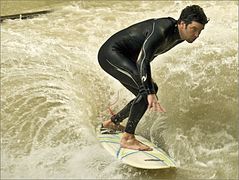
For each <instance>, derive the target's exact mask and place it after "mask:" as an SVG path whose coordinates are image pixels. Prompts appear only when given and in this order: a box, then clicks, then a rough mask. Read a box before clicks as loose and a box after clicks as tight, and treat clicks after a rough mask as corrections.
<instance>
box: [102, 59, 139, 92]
mask: <svg viewBox="0 0 239 180" xmlns="http://www.w3.org/2000/svg"><path fill="white" fill-rule="evenodd" d="M106 61H107V62H108V63H109V64H110V65H111V66H113V67H115V68H116V69H118V70H120V72H122V73H123V74H125V75H126V76H128V77H130V79H132V80H133V82H134V83H135V85H136V86H137V87H138V88H139V87H140V86H139V84H138V83H137V82H136V80H135V79H134V78H133V77H132V75H131V74H130V72H128V71H126V70H125V69H123V68H121V67H118V66H116V65H114V64H112V63H111V62H110V61H109V60H108V59H107V58H106Z"/></svg>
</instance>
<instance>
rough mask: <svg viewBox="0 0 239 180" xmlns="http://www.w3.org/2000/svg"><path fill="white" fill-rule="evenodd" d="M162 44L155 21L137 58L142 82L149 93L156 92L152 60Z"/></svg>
mask: <svg viewBox="0 0 239 180" xmlns="http://www.w3.org/2000/svg"><path fill="white" fill-rule="evenodd" d="M159 44H160V33H159V31H157V30H155V22H154V23H153V27H152V31H151V32H150V33H149V35H148V36H147V38H146V39H145V41H144V43H143V46H142V48H141V51H140V54H139V56H138V59H137V68H138V70H139V73H140V78H141V82H142V84H143V86H144V88H145V89H146V91H147V93H148V94H155V93H156V92H155V89H154V85H153V81H152V77H151V68H150V61H151V60H152V59H153V58H154V53H155V51H156V49H157V47H158V46H159Z"/></svg>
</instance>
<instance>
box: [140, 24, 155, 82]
mask: <svg viewBox="0 0 239 180" xmlns="http://www.w3.org/2000/svg"><path fill="white" fill-rule="evenodd" d="M154 29H155V22H153V29H152V32H151V34H150V35H149V37H148V38H146V40H145V41H144V43H143V47H142V50H143V53H144V57H143V59H142V62H141V64H140V74H141V76H142V79H141V80H143V81H144V82H145V81H146V80H147V78H148V77H147V73H146V77H145V78H144V79H143V77H144V75H143V73H142V70H143V68H142V67H143V64H144V62H145V59H146V52H145V44H146V43H147V41H148V39H149V38H150V37H151V36H152V35H153V33H154Z"/></svg>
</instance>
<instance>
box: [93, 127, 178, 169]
mask: <svg viewBox="0 0 239 180" xmlns="http://www.w3.org/2000/svg"><path fill="white" fill-rule="evenodd" d="M122 134H123V133H122V132H116V131H113V130H107V129H104V130H102V129H100V128H99V130H98V131H97V137H98V139H99V141H100V143H101V145H102V146H103V147H104V148H105V149H106V151H108V152H109V154H111V155H112V156H114V157H115V158H117V159H118V160H120V161H121V162H122V163H124V164H127V165H130V166H133V167H136V168H141V169H166V168H176V163H175V161H174V160H173V159H172V158H171V157H170V156H169V155H168V154H167V153H166V152H165V151H163V150H162V149H161V148H160V147H157V146H156V145H155V144H153V143H152V142H150V141H149V140H147V139H146V138H144V137H142V136H140V135H135V137H136V139H138V140H139V141H140V142H142V143H144V144H146V145H148V146H150V147H151V148H152V149H153V150H152V151H139V150H132V149H126V148H121V147H120V139H121V136H122Z"/></svg>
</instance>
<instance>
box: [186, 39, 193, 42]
mask: <svg viewBox="0 0 239 180" xmlns="http://www.w3.org/2000/svg"><path fill="white" fill-rule="evenodd" d="M186 41H187V42H188V43H193V42H194V41H195V39H193V40H191V39H188V40H186Z"/></svg>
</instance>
